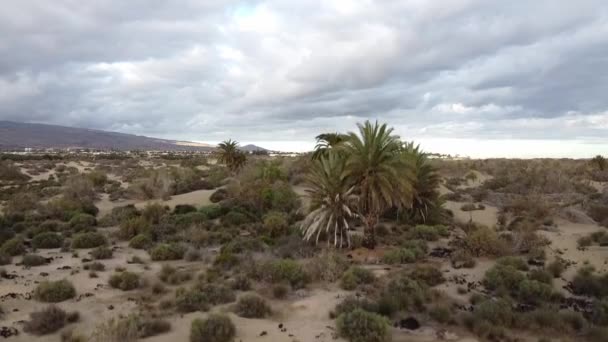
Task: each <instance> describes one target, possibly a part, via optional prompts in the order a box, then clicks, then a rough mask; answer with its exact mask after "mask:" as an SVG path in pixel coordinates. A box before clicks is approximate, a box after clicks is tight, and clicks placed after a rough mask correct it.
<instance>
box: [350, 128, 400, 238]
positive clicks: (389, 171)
mask: <svg viewBox="0 0 608 342" xmlns="http://www.w3.org/2000/svg"><path fill="white" fill-rule="evenodd" d="M357 126H358V128H359V134H356V133H354V132H350V133H349V134H348V139H347V140H346V142H345V143H344V144H343V145H342V146H340V148H342V149H343V150H344V152H345V154H346V156H347V162H346V170H347V171H346V176H347V177H348V179H349V180H350V182H351V184H352V185H353V186H355V188H356V190H357V193H358V194H359V196H360V199H359V208H360V210H361V214H362V216H363V217H362V220H363V223H364V229H365V235H366V246H367V247H369V248H373V247H375V245H376V239H375V229H376V224H377V223H378V220H379V218H380V215H382V214H383V213H384V212H385V211H386V210H387V209H389V208H393V207H394V208H397V209H400V208H403V207H410V206H411V199H412V186H411V175H410V174H409V173H408V169H409V168H408V164H407V162H406V161H405V160H404V158H402V156H401V143H400V140H399V137H397V136H394V135H392V133H393V129H392V128H389V127H387V125H386V124H382V125H380V124H378V122H376V123H375V124H372V123H370V122H369V121H366V122H365V123H364V124H357Z"/></svg>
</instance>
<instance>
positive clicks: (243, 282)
mask: <svg viewBox="0 0 608 342" xmlns="http://www.w3.org/2000/svg"><path fill="white" fill-rule="evenodd" d="M232 288H233V289H234V290H239V291H249V290H250V289H251V281H250V280H249V277H247V276H245V275H242V274H238V275H237V276H236V277H235V278H234V279H233V281H232Z"/></svg>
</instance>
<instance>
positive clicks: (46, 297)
mask: <svg viewBox="0 0 608 342" xmlns="http://www.w3.org/2000/svg"><path fill="white" fill-rule="evenodd" d="M74 297H76V289H75V288H74V285H72V283H70V282H69V281H68V280H66V279H62V280H58V281H43V282H41V283H40V284H38V286H37V287H36V289H35V290H34V298H36V299H37V300H39V301H41V302H47V303H58V302H63V301H64V300H68V299H70V298H74Z"/></svg>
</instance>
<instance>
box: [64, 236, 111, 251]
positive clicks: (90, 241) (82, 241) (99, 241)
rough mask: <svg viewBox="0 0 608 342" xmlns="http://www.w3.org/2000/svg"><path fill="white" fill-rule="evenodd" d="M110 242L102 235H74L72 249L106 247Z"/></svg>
mask: <svg viewBox="0 0 608 342" xmlns="http://www.w3.org/2000/svg"><path fill="white" fill-rule="evenodd" d="M107 243H108V240H107V239H106V237H105V236H103V234H101V233H97V232H87V233H79V234H76V235H74V237H73V238H72V248H76V249H78V248H95V247H99V246H103V245H106V244H107Z"/></svg>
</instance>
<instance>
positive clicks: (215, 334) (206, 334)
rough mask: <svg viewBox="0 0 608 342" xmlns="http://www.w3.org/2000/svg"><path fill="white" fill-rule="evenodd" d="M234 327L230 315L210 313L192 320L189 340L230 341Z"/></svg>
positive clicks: (205, 341)
mask: <svg viewBox="0 0 608 342" xmlns="http://www.w3.org/2000/svg"><path fill="white" fill-rule="evenodd" d="M235 335H236V327H235V326H234V323H232V321H231V320H230V317H228V316H224V315H217V314H212V315H209V317H207V319H205V320H202V319H200V318H197V319H195V320H193V321H192V326H191V328H190V342H232V341H233V340H234V336H235Z"/></svg>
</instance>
